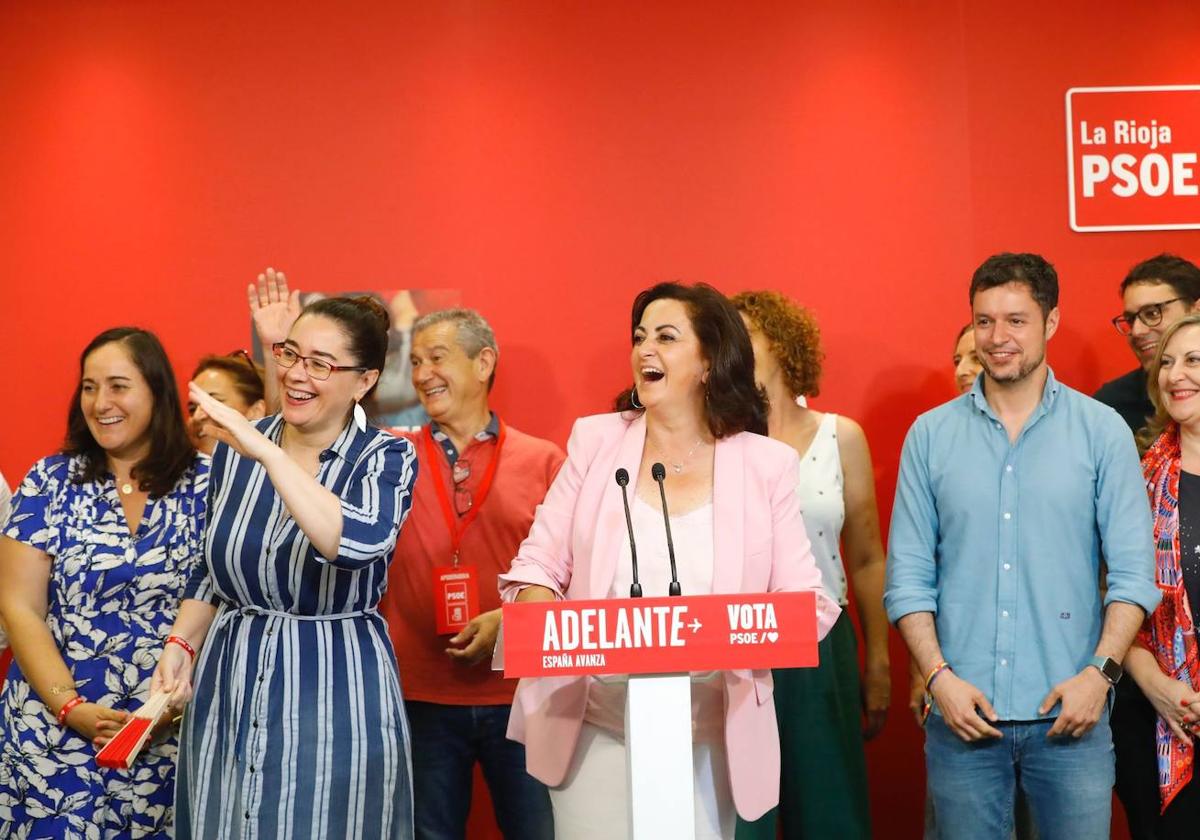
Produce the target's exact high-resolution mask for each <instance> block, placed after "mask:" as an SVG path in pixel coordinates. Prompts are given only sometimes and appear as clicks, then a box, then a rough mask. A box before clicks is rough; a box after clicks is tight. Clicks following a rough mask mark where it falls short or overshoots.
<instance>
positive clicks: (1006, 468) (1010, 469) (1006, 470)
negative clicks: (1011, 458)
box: [1004, 464, 1012, 472]
mask: <svg viewBox="0 0 1200 840" xmlns="http://www.w3.org/2000/svg"><path fill="white" fill-rule="evenodd" d="M1004 471H1005V472H1012V464H1009V465H1008V466H1006V467H1005V468H1004Z"/></svg>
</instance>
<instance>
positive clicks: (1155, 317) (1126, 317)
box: [1112, 297, 1186, 335]
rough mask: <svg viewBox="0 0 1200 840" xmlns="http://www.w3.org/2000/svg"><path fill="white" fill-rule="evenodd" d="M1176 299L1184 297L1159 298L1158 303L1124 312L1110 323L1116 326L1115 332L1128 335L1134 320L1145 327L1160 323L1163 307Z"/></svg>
mask: <svg viewBox="0 0 1200 840" xmlns="http://www.w3.org/2000/svg"><path fill="white" fill-rule="evenodd" d="M1177 300H1186V298H1181V297H1173V298H1171V299H1170V300H1160V301H1159V302H1158V303H1148V304H1146V305H1145V306H1143V307H1142V308H1141V309H1139V310H1138V311H1137V312H1125V313H1123V314H1121V315H1118V316H1117V317H1116V318H1113V319H1112V325H1113V326H1114V327H1116V328H1117V332H1119V333H1120V334H1121V335H1129V334H1130V333H1131V332H1133V322H1134V321H1135V320H1136V321H1141V322H1142V323H1143V324H1145V325H1146V326H1147V327H1157V326H1158V325H1159V324H1161V323H1162V317H1163V313H1162V311H1163V307H1164V306H1166V305H1167V304H1168V303H1174V302H1175V301H1177Z"/></svg>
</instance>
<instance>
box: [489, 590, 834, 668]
mask: <svg viewBox="0 0 1200 840" xmlns="http://www.w3.org/2000/svg"><path fill="white" fill-rule="evenodd" d="M816 664H817V599H816V595H815V594H814V593H812V592H775V593H770V594H765V593H764V594H761V595H760V594H745V593H743V594H737V595H693V596H689V597H676V598H609V599H605V600H600V601H553V602H549V601H544V602H529V603H523V604H505V605H504V676H506V677H563V676H582V675H587V674H666V673H681V672H687V671H724V670H732V669H735V668H791V667H811V666H814V665H816Z"/></svg>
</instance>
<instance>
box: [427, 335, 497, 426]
mask: <svg viewBox="0 0 1200 840" xmlns="http://www.w3.org/2000/svg"><path fill="white" fill-rule="evenodd" d="M409 362H410V363H411V364H412V379H413V387H414V388H416V390H417V398H418V399H419V400H420V401H421V406H422V407H423V408H424V409H425V413H426V414H428V415H429V416H430V417H432V418H433V419H434V420H437V421H438V422H439V423H453V422H454V421H455V420H456V419H457V418H460V417H470V416H474V415H475V414H478V413H480V412H481V411H483V410H486V408H487V394H488V379H489V378H490V377H491V375H492V371H493V370H494V369H495V365H496V356H495V353H494V352H493V351H492V349H491V348H489V347H485V348H483V349H481V350H480V351H479V353H477V354H476V356H475V358H474V359H472V358H471V357H470V356H468V355H467V351H466V350H464V349H463V347H462V344H460V343H459V340H458V324H456V323H454V322H453V321H439V322H437V323H434V324H431V325H430V326H428V327H425V328H424V329H422V330H421V331H420V332H418V333H416V334H414V335H413V337H412V351H411V352H410V355H409Z"/></svg>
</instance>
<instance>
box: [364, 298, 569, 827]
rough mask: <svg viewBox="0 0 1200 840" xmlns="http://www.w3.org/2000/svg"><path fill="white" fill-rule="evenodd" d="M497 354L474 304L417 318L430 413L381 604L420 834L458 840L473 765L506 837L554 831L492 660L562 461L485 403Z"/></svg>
mask: <svg viewBox="0 0 1200 840" xmlns="http://www.w3.org/2000/svg"><path fill="white" fill-rule="evenodd" d="M498 357H499V348H498V347H497V345H496V338H495V335H494V333H493V332H492V328H491V327H490V326H489V325H488V323H487V321H485V320H484V319H483V317H482V316H481V315H480V314H479V313H478V312H475V311H474V310H470V309H445V310H440V311H438V312H431V313H429V314H427V315H424V316H422V317H420V318H418V319H417V320H416V321H415V322H414V323H413V326H412V346H411V350H410V362H411V364H412V381H413V386H414V387H415V388H416V392H417V397H418V398H419V399H420V401H421V405H422V406H423V407H424V409H425V411H426V412H427V413H428V414H429V416H430V418H431V421H430V423H429V425H427V426H425V427H424V428H422V429H420V430H419V431H416V432H403V433H402V434H403V435H404V436H405V437H407V438H408V439H409V440H411V441H412V442H413V444H414V445H415V446H416V449H417V463H418V469H417V481H416V486H415V488H414V490H413V505H412V513H411V514H409V517H408V521H407V522H405V524H404V527H403V528H402V529H401V531H400V537H399V539H398V540H397V542H396V555H395V559H394V560H393V561H392V565H391V569H390V570H389V573H388V589H387V592H386V593H385V594H384V597H383V601H382V603H381V604H380V611H381V612H382V613H383V616H384V618H386V619H387V622H388V631H389V633H390V635H391V639H392V644H393V645H394V646H395V649H396V659H397V660H398V663H399V666H400V682H401V684H402V685H403V686H404V697H405V707H406V709H407V711H408V720H409V727H410V729H411V734H412V757H413V775H412V778H413V793H414V801H415V806H416V812H415V815H414V816H415V826H416V838H417V840H461V838H464V837H465V836H466V823H467V815H468V812H469V810H470V805H471V786H472V777H473V774H474V767H475V764H476V763H477V762H478V763H479V764H480V766H481V767H482V769H483V775H484V778H485V780H486V781H487V785H488V789H489V792H490V793H491V798H492V805H493V810H494V813H495V815H496V821H497V823H498V825H499V827H500V830H501V831H502V832H503V833H504V836H505V837H506V838H510V840H515V838H520V840H543V838H544V840H551V838H552V837H553V835H554V823H553V818H552V816H551V810H550V798H549V794H548V793H547V791H546V787H545V786H544V785H543V784H542V783H541V782H539V781H537V780H536V779H534V778H533V777H532V776H530V775H529V774H528V773H527V772H526V771H525V747H524V746H523V745H521V744H519V743H517V742H516V741H510V740H508V738H507V737H506V732H507V730H508V718H509V712H510V711H511V709H512V699H513V691H514V690H515V688H516V685H515V681H512V680H505V679H504V677H503V675H502V674H500V673H498V672H495V671H493V670H492V669H491V667H490V664H491V658H492V651H493V649H494V647H495V644H496V636H497V633H498V631H499V628H500V595H499V589H498V587H497V581H496V578H497V576H498V575H500V574H502V573H503V572H506V571H508V568H509V566H510V565H511V563H512V559H513V558H514V557H515V556H516V555H517V548H518V547H519V546H520V544H521V541H522V540H524V539H525V537H526V535H528V533H529V528H530V526H531V525H532V524H533V513H534V510H535V509H536V508H537V506H538V505H539V504H540V503H541V501H542V498H543V497H544V496H545V495H546V491H547V490H548V489H549V487H550V483H551V482H552V481H553V480H554V476H555V475H556V474H557V473H558V469H559V467H560V466H562V463H563V461H564V460H565V458H566V456H565V455H564V454H563V451H562V450H561V449H559V447H557V446H555V445H554V444H553V443H551V442H549V441H546V440H541V439H539V438H535V437H531V436H530V435H527V434H524V433H522V432H520V431H518V430H516V429H514V428H512V427H511V426H509V425H507V424H506V423H505V422H504V421H503V420H501V418H500V417H499V416H497V415H496V414H495V413H494V412H493V411H492V410H491V408H490V406H489V402H488V397H489V393H490V391H491V388H492V384H493V382H494V381H495V378H496V362H497V360H498Z"/></svg>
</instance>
